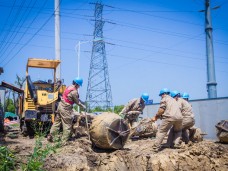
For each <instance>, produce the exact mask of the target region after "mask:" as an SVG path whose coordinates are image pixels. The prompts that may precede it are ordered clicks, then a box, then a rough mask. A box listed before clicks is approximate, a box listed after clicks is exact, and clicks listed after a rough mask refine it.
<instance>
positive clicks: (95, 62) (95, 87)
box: [86, 2, 112, 109]
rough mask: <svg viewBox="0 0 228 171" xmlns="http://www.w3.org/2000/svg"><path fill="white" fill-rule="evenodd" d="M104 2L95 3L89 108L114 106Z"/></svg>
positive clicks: (88, 95)
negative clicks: (104, 28) (106, 46)
mask: <svg viewBox="0 0 228 171" xmlns="http://www.w3.org/2000/svg"><path fill="white" fill-rule="evenodd" d="M102 12H103V4H101V3H100V2H96V3H95V13H94V16H95V29H94V32H93V47H92V55H91V61H90V71H89V79H88V87H87V94H86V102H87V105H88V108H89V109H94V108H96V107H100V108H102V109H108V108H111V107H112V92H111V86H110V82H109V74H108V63H107V59H106V51H105V42H104V40H103V26H104V21H103V18H102Z"/></svg>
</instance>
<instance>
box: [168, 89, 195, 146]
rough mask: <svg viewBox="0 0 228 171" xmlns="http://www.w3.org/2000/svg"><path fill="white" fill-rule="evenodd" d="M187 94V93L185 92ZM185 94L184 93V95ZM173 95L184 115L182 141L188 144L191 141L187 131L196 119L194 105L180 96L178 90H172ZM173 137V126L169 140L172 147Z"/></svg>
mask: <svg viewBox="0 0 228 171" xmlns="http://www.w3.org/2000/svg"><path fill="white" fill-rule="evenodd" d="M184 94H185V93H184ZM184 94H183V95H184ZM171 96H172V97H173V98H174V99H175V100H176V101H177V103H178V105H179V107H180V110H181V114H182V116H183V121H182V141H184V142H185V144H188V142H189V135H188V133H187V130H188V129H189V128H191V127H192V126H194V124H195V119H194V114H193V112H192V106H191V104H190V103H188V101H186V100H184V99H182V98H180V93H179V92H178V91H172V92H171ZM172 139H173V128H172V129H171V130H170V134H169V137H168V140H167V144H168V145H170V146H171V147H172Z"/></svg>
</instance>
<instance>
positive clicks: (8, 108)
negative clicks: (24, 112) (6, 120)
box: [6, 98, 15, 113]
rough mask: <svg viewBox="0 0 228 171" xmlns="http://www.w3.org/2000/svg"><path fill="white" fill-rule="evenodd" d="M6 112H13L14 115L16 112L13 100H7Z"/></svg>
mask: <svg viewBox="0 0 228 171" xmlns="http://www.w3.org/2000/svg"><path fill="white" fill-rule="evenodd" d="M6 112H12V113H14V112H15V106H14V104H13V100H12V99H10V98H8V99H7V100H6Z"/></svg>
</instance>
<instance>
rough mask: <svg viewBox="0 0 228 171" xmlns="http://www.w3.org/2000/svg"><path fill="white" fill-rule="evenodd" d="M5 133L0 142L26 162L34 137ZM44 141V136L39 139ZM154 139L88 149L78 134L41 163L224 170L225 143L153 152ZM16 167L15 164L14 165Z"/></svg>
mask: <svg viewBox="0 0 228 171" xmlns="http://www.w3.org/2000/svg"><path fill="white" fill-rule="evenodd" d="M10 133H11V134H12V133H13V134H17V135H18V138H14V136H13V138H12V137H9V136H6V137H5V141H4V142H3V141H2V142H0V145H5V146H8V147H9V148H10V149H11V150H12V151H13V152H14V154H15V157H16V158H18V159H19V161H20V162H22V163H26V160H27V158H28V156H30V155H31V153H33V148H34V146H35V139H29V138H28V137H23V136H22V135H20V133H19V132H18V131H17V130H11V131H10ZM42 143H43V144H44V145H46V144H47V141H46V139H44V140H43V141H42ZM153 144H154V139H143V140H137V141H132V140H129V141H128V142H127V143H126V144H125V146H124V148H123V149H121V150H112V151H107V150H102V149H97V148H92V143H91V141H89V140H88V138H87V137H82V138H80V139H76V140H74V141H69V142H68V143H67V144H66V145H64V146H62V147H60V148H58V149H57V151H56V153H53V154H51V155H49V156H48V157H47V158H46V160H45V164H44V169H45V170H48V171H75V170H85V171H86V170H94V171H96V170H102V171H113V170H121V171H127V170H131V171H136V170H137V171H138V170H140V171H141V170H147V171H149V170H165V171H166V170H167V171H172V170H197V171H198V170H219V171H221V170H224V171H225V170H228V144H221V143H215V142H213V141H209V140H204V141H201V142H198V143H193V144H190V145H188V146H184V148H183V149H163V150H162V151H159V152H158V153H155V152H153V150H152V146H153ZM18 168H19V167H18Z"/></svg>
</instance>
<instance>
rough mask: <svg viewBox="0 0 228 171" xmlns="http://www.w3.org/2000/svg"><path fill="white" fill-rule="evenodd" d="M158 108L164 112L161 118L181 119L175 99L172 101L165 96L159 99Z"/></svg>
mask: <svg viewBox="0 0 228 171" xmlns="http://www.w3.org/2000/svg"><path fill="white" fill-rule="evenodd" d="M160 108H162V109H164V110H165V111H164V113H163V114H162V118H171V119H174V120H182V119H183V116H182V114H181V110H180V107H179V104H178V103H177V101H176V100H175V99H173V98H172V97H170V96H169V95H165V96H164V97H163V98H162V99H161V102H160Z"/></svg>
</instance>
